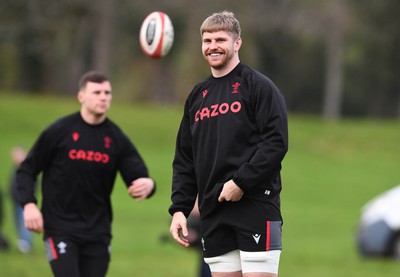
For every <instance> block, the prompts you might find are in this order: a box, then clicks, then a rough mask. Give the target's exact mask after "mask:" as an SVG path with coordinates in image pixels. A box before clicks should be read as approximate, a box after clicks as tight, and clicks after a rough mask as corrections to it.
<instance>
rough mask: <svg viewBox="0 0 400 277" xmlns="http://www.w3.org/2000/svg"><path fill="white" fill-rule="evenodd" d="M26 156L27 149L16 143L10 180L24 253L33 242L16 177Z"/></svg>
mask: <svg viewBox="0 0 400 277" xmlns="http://www.w3.org/2000/svg"><path fill="white" fill-rule="evenodd" d="M25 157H26V153H25V150H24V148H22V147H21V146H18V145H16V146H14V147H13V148H12V149H11V159H12V161H13V165H14V166H13V171H12V173H11V180H10V195H11V199H12V202H13V208H14V221H15V227H16V230H17V236H18V241H17V246H18V249H19V251H21V252H22V253H24V254H27V253H29V252H30V251H31V249H32V243H33V240H32V233H31V232H30V231H29V230H28V229H26V227H25V223H24V216H23V211H24V210H23V208H22V207H21V205H20V204H19V200H18V192H17V178H16V170H17V169H18V167H19V165H20V164H21V162H22V161H23V160H24V159H25ZM35 187H36V183H35Z"/></svg>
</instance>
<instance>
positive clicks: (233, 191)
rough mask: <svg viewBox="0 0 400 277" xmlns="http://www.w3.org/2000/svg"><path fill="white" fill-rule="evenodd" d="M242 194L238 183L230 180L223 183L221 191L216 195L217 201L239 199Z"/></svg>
mask: <svg viewBox="0 0 400 277" xmlns="http://www.w3.org/2000/svg"><path fill="white" fill-rule="evenodd" d="M242 196H243V190H242V189H241V188H240V187H239V186H238V185H236V184H235V182H234V181H232V180H230V181H228V182H226V183H225V184H224V186H223V188H222V191H221V193H220V195H219V197H218V201H219V202H223V201H232V202H234V201H239V200H240V199H241V198H242Z"/></svg>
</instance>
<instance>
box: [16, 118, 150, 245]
mask: <svg viewBox="0 0 400 277" xmlns="http://www.w3.org/2000/svg"><path fill="white" fill-rule="evenodd" d="M117 171H119V172H120V173H121V176H122V178H123V180H124V181H125V183H126V186H130V183H131V182H132V181H133V180H135V179H137V178H139V177H148V176H149V175H148V170H147V168H146V165H145V163H144V162H143V160H142V158H141V156H140V155H139V153H138V151H137V150H136V148H135V147H134V146H133V145H132V143H131V142H130V140H129V139H128V137H127V136H126V135H125V134H124V133H123V132H122V131H121V130H120V128H119V127H118V126H117V125H115V124H114V123H113V122H112V121H111V120H109V119H106V120H105V121H104V122H103V123H101V124H99V125H90V124H87V123H86V122H85V121H84V120H83V119H82V117H81V115H80V113H79V112H78V113H75V114H72V115H69V116H66V117H64V118H61V119H59V120H57V121H56V122H54V123H53V124H51V125H50V126H49V127H48V128H47V129H46V130H44V131H43V133H42V134H41V135H40V137H39V138H38V140H37V141H36V143H35V144H34V146H33V147H32V149H31V151H30V152H29V154H28V156H27V158H26V160H25V161H24V162H23V163H22V164H21V166H20V168H19V169H18V171H17V183H18V193H19V200H20V203H21V205H25V204H26V203H29V202H35V203H36V202H37V200H36V198H35V196H34V183H35V180H36V177H37V175H38V174H39V173H40V172H43V176H42V195H43V199H42V213H43V218H44V228H45V236H52V235H75V236H80V237H83V238H85V237H92V238H93V237H96V236H104V235H106V236H111V221H112V210H111V203H110V195H111V192H112V189H113V186H114V181H115V178H116V174H117ZM153 193H154V191H153Z"/></svg>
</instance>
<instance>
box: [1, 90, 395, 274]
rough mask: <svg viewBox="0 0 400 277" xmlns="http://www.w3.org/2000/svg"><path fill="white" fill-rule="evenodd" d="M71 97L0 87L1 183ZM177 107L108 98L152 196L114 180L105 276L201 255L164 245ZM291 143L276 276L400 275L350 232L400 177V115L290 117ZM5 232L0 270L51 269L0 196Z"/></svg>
mask: <svg viewBox="0 0 400 277" xmlns="http://www.w3.org/2000/svg"><path fill="white" fill-rule="evenodd" d="M78 108H79V105H78V103H77V102H76V101H75V99H73V97H71V98H62V99H61V98H48V97H47V98H44V97H29V96H10V95H9V94H8V95H4V94H2V95H1V94H0V118H1V121H0V133H1V140H0V153H1V155H0V164H1V167H0V186H1V188H2V190H3V192H7V189H8V180H9V174H10V171H11V162H10V155H9V150H10V148H11V147H12V146H13V145H15V144H21V145H23V146H25V147H26V148H29V147H30V146H31V145H32V143H33V142H34V141H35V139H36V137H37V136H38V134H39V133H40V132H41V131H42V129H43V128H45V127H46V126H47V125H48V124H49V123H50V122H52V121H54V120H55V119H57V118H59V117H60V116H63V115H65V114H68V113H70V112H72V111H75V110H78ZM181 112H182V107H166V106H156V105H128V104H123V103H118V99H116V101H115V102H114V103H113V107H112V109H111V112H110V117H111V118H112V119H113V120H114V121H115V122H116V123H117V124H119V125H120V126H121V127H122V129H124V130H125V132H126V133H127V134H128V135H129V137H131V138H132V140H133V141H134V143H135V145H136V146H137V147H138V149H139V151H140V153H141V154H142V156H143V158H144V159H145V160H146V162H147V164H148V166H149V169H150V173H151V175H152V176H153V177H154V178H155V179H156V180H157V183H158V191H157V194H156V195H155V196H154V197H153V198H152V199H150V200H148V201H145V202H142V203H137V202H135V201H133V200H132V199H131V198H129V197H128V195H127V193H126V189H125V187H124V185H123V183H122V182H121V180H120V179H119V178H118V180H117V183H116V185H115V189H114V192H113V195H112V198H113V204H114V205H113V207H114V222H113V234H114V238H113V241H112V261H111V264H110V269H109V274H108V276H110V277H124V276H185V277H187V276H196V266H197V253H196V252H195V251H193V250H187V249H184V248H183V247H180V246H178V245H176V244H173V243H172V244H171V243H161V241H160V239H159V237H160V235H161V234H164V233H168V229H169V222H170V217H169V215H168V213H167V209H168V206H169V203H170V199H169V194H170V186H171V163H172V158H173V153H174V144H175V135H176V131H177V129H178V126H179V122H180V117H181ZM289 120H290V124H289V130H290V149H289V152H288V154H287V157H286V158H285V161H284V163H283V171H282V174H283V182H284V184H283V191H282V211H283V216H284V220H285V222H284V229H283V231H284V233H283V243H284V250H283V252H282V257H281V264H280V276H282V277H303V276H304V277H305V276H307V277H310V276H311V277H322V276H323V277H330V276H332V277H333V276H335V277H338V276H346V277H347V276H351V277H358V276H360V277H361V276H362V277H372V276H373V277H375V276H398V273H399V264H398V262H395V261H392V260H384V259H375V260H372V259H368V260H366V259H363V258H361V257H360V256H359V255H358V253H357V249H356V244H355V232H356V228H357V223H358V219H359V215H360V209H361V207H362V206H363V205H364V204H365V202H367V201H368V200H369V199H371V198H372V197H374V196H375V195H377V194H378V193H380V192H382V191H384V190H387V189H389V188H391V187H393V186H395V185H397V184H398V183H399V174H398V172H399V162H398V155H399V154H400V143H399V141H400V132H399V123H398V122H396V121H388V120H386V121H381V120H361V119H360V120H343V121H339V122H326V121H323V120H321V119H319V118H316V117H307V116H296V115H290V118H289ZM5 200H6V203H5V209H6V210H5V213H6V214H5V216H6V218H5V223H4V226H3V233H5V235H6V236H7V237H8V238H9V240H10V242H11V243H12V249H11V250H10V251H9V252H0V272H1V273H0V276H15V277H31V276H32V277H36V276H40V277H46V276H51V272H50V269H49V266H48V264H47V261H46V258H45V255H44V248H43V246H42V243H41V237H40V236H39V235H35V250H34V252H33V253H32V254H30V255H22V254H20V253H19V252H18V251H17V249H16V247H15V244H14V241H15V239H16V236H15V231H14V226H13V221H12V218H11V212H12V211H11V203H10V199H9V197H8V196H7V198H6V199H5Z"/></svg>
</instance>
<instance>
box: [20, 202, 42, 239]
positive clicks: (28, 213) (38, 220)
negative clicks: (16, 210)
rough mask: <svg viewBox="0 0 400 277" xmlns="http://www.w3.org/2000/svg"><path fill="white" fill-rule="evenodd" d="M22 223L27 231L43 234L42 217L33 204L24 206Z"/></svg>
mask: <svg viewBox="0 0 400 277" xmlns="http://www.w3.org/2000/svg"><path fill="white" fill-rule="evenodd" d="M24 222H25V227H26V229H28V230H29V231H32V232H36V233H43V216H42V213H41V212H40V210H39V208H38V207H37V206H36V204H35V203H28V204H26V205H25V206H24Z"/></svg>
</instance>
